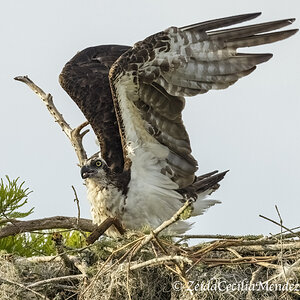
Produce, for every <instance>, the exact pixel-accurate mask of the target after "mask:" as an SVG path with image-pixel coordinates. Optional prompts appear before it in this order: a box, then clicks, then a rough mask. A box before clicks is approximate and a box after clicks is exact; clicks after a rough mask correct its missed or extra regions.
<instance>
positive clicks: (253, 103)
mask: <svg viewBox="0 0 300 300" xmlns="http://www.w3.org/2000/svg"><path fill="white" fill-rule="evenodd" d="M275 3H276V4H275ZM257 11H262V12H263V15H262V16H261V17H259V18H258V19H256V20H255V21H251V22H250V23H253V22H265V21H270V20H276V19H283V18H290V17H296V18H297V17H298V19H300V2H299V0H289V1H285V2H283V1H261V0H259V1H258V0H252V1H233V0H227V1H218V2H217V1H174V0H173V1H169V0H165V1H95V0H89V1H78V0H77V1H75V0H72V1H58V0H52V1H47V2H46V1H33V0H26V1H21V0H20V1H6V2H2V4H1V6H0V33H1V35H0V38H1V48H0V51H1V52H0V53H1V55H0V84H1V98H0V101H1V115H0V128H1V131H0V141H1V147H0V176H1V177H3V176H4V175H9V176H10V177H11V178H16V177H18V176H19V177H20V178H21V180H22V181H23V180H25V181H26V186H28V187H29V188H30V189H32V190H33V193H32V194H31V195H30V197H29V205H28V207H31V206H35V212H34V214H33V215H32V216H31V217H30V218H42V217H48V216H55V215H67V216H76V215H77V211H76V205H75V204H74V202H73V199H74V195H73V191H72V189H71V185H74V186H75V187H76V189H77V191H78V194H79V197H80V205H81V215H82V216H83V217H88V218H90V214H89V204H88V202H87V200H86V194H85V187H84V186H83V184H82V180H81V178H80V174H79V168H78V167H77V166H76V163H77V159H76V156H75V153H74V151H73V148H72V147H71V145H70V143H69V141H68V140H67V138H66V137H65V136H64V134H63V133H62V131H61V129H60V128H59V126H58V125H57V124H55V123H54V121H53V119H52V117H51V116H50V114H49V113H48V111H47V110H46V108H45V107H44V104H43V103H42V101H41V100H40V99H39V98H37V97H36V96H35V95H34V94H33V92H32V91H31V90H29V88H28V87H27V86H25V85H24V84H22V83H19V82H16V81H14V80H13V78H14V77H15V76H18V75H29V77H30V78H31V79H32V80H34V81H35V82H36V83H37V84H38V85H40V87H42V88H43V89H44V90H45V92H50V93H51V94H52V95H53V97H54V101H55V104H56V106H57V107H58V109H59V110H60V111H61V112H62V113H63V115H64V117H65V118H66V120H67V121H68V122H70V123H71V125H72V126H76V125H78V124H80V123H81V122H83V121H84V118H83V116H82V114H81V112H80V111H79V109H78V108H77V107H76V106H75V104H74V103H73V102H72V101H71V99H70V98H69V97H68V96H67V94H66V93H65V92H64V91H63V90H62V88H61V87H60V86H59V83H58V75H59V73H60V71H61V69H62V68H63V66H64V64H65V63H66V62H67V61H68V60H69V59H70V58H71V57H72V56H73V55H75V54H76V52H77V51H80V50H82V49H84V48H86V47H89V46H95V45H101V44H124V45H132V44H133V43H134V42H136V41H139V40H142V39H144V38H145V37H147V36H148V35H150V34H153V33H155V32H158V31H160V30H163V29H165V28H167V27H169V26H171V25H175V26H183V25H188V24H192V23H196V22H199V21H205V20H208V19H212V18H218V17H225V16H230V15H234V14H241V13H249V12H257ZM299 27H300V26H299V21H296V22H295V23H294V24H293V25H291V26H289V28H299ZM246 51H247V49H246ZM254 51H263V52H271V53H274V57H273V58H272V59H271V60H270V61H269V62H267V63H266V64H263V65H260V66H259V67H258V69H257V70H256V71H255V72H254V73H252V74H251V75H250V76H248V77H246V78H244V79H242V80H240V81H239V82H238V83H237V84H235V85H234V86H232V87H230V88H229V89H227V90H223V91H213V92H210V93H208V94H205V95H200V96H197V97H194V98H189V99H187V100H188V101H187V105H186V109H185V111H184V120H185V124H186V127H187V130H188V132H189V134H190V138H191V142H192V148H193V154H194V156H195V158H196V159H197V160H198V162H199V172H198V174H201V173H205V172H208V171H212V170H215V169H219V170H227V169H230V172H229V173H228V174H227V175H226V178H225V179H224V180H223V181H222V183H221V187H220V189H219V190H218V191H217V192H216V193H215V194H214V196H213V198H215V199H219V200H221V201H222V202H223V203H222V204H221V205H218V206H216V207H213V208H211V209H210V210H209V211H208V212H207V213H206V214H205V215H204V216H201V217H199V218H197V220H196V221H197V223H196V224H195V226H194V229H193V230H192V233H199V234H200V233H203V234H204V233H220V234H225V233H230V234H250V233H251V234H252V233H253V234H254V233H264V234H268V233H269V232H277V231H278V230H279V228H277V227H276V225H274V224H272V223H269V222H267V221H265V220H263V219H261V218H259V217H258V215H259V214H263V215H266V216H268V217H271V218H274V219H278V217H277V214H276V211H275V208H274V205H275V204H276V205H278V207H279V210H280V212H281V215H282V218H283V221H284V224H285V225H286V226H288V227H293V226H299V225H300V224H299V200H300V199H299V198H300V197H299V196H300V192H299V186H300V183H299V179H300V174H299V165H300V159H299V153H300V151H299V150H300V133H299V128H300V118H299V113H300V99H299V91H300V88H299V86H300V72H299V68H300V64H299V62H300V61H299V51H300V34H299V33H298V34H297V35H295V36H293V37H292V38H289V39H288V40H285V41H282V42H278V43H276V44H271V45H267V46H264V47H259V48H256V49H255V50H254ZM86 146H87V149H88V152H89V155H91V154H93V153H94V152H96V151H97V146H96V145H95V143H94V137H93V135H92V134H89V137H88V138H87V140H86Z"/></svg>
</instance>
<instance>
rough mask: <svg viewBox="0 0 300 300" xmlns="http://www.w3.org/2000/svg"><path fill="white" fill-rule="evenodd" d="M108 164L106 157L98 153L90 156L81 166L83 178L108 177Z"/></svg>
mask: <svg viewBox="0 0 300 300" xmlns="http://www.w3.org/2000/svg"><path fill="white" fill-rule="evenodd" d="M107 173H108V166H107V164H106V162H105V161H104V159H102V158H101V157H100V156H99V154H98V153H96V154H95V155H93V156H92V157H90V158H89V159H88V160H87V161H86V163H85V164H84V165H83V166H82V168H81V177H82V179H87V178H98V179H104V178H106V177H107Z"/></svg>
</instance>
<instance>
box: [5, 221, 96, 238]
mask: <svg viewBox="0 0 300 300" xmlns="http://www.w3.org/2000/svg"><path fill="white" fill-rule="evenodd" d="M58 228H65V229H77V218H74V217H64V216H57V217H50V218H44V219H36V220H30V221H19V222H17V223H15V224H10V225H6V226H4V227H2V228H0V238H4V237H7V236H11V235H16V234H18V233H22V232H32V231H35V230H44V229H58ZM78 228H79V229H81V230H83V231H88V232H92V231H94V230H95V229H96V228H97V226H96V225H94V224H93V223H92V221H91V220H88V219H83V218H81V219H80V220H79V222H78Z"/></svg>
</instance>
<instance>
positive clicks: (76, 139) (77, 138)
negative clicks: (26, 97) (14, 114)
mask: <svg viewBox="0 0 300 300" xmlns="http://www.w3.org/2000/svg"><path fill="white" fill-rule="evenodd" d="M14 79H15V80H18V81H21V82H24V83H25V84H27V85H28V86H29V87H30V88H31V89H32V90H33V91H34V92H35V93H36V94H37V95H38V96H39V97H40V98H41V99H42V101H43V102H44V103H45V105H46V107H47V109H48V111H49V112H50V114H51V115H52V116H53V118H54V120H55V122H57V123H58V124H59V126H60V127H61V129H62V130H63V132H64V133H65V134H66V136H67V137H68V139H69V140H70V142H71V144H72V146H73V148H74V150H75V152H76V155H77V157H78V161H79V165H80V166H82V165H83V164H84V161H85V160H86V159H87V155H86V152H85V150H84V147H83V144H82V139H83V137H84V135H85V134H87V133H88V132H89V130H88V129H87V130H85V131H83V132H81V130H82V129H83V128H84V127H86V126H87V125H88V124H89V123H88V122H87V121H86V122H84V123H82V124H81V125H79V126H78V127H77V128H74V129H72V128H71V126H70V125H69V124H68V123H67V122H66V120H65V119H64V117H63V115H62V114H61V113H60V112H59V111H58V109H57V108H56V106H55V105H54V103H53V98H52V96H51V94H46V93H45V92H44V91H43V90H42V89H41V88H40V87H39V86H37V85H36V84H35V83H34V82H33V81H32V80H31V79H30V78H28V76H17V77H15V78H14Z"/></svg>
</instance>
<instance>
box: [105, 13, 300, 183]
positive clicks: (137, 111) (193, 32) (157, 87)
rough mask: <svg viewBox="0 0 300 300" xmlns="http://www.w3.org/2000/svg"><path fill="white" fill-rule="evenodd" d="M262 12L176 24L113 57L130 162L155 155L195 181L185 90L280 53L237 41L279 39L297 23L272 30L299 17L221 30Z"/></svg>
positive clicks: (243, 71) (229, 80)
mask: <svg viewBox="0 0 300 300" xmlns="http://www.w3.org/2000/svg"><path fill="white" fill-rule="evenodd" d="M258 15H259V13H256V14H246V15H240V16H234V17H228V18H223V19H217V20H211V21H207V22H203V23H198V24H194V25H190V26H185V27H182V28H177V27H171V28H169V29H167V30H165V31H162V32H159V33H157V34H154V35H152V36H150V37H148V38H146V39H145V40H144V41H141V42H138V43H136V44H135V45H134V47H133V48H132V49H129V50H128V51H127V52H126V53H124V54H123V55H122V56H121V57H120V58H119V59H118V60H117V61H116V62H115V63H114V64H113V66H112V68H111V69H110V73H109V77H110V84H111V89H112V94H113V99H114V105H115V108H116V112H117V117H118V122H119V126H120V128H121V134H122V145H123V151H124V159H125V166H126V165H127V166H128V167H129V166H130V165H131V163H132V164H135V168H134V169H133V170H136V167H137V165H138V164H137V163H136V162H139V164H140V165H143V164H142V163H143V162H144V161H145V160H148V161H151V162H152V163H151V166H154V165H159V168H160V169H159V172H160V173H162V174H165V175H167V176H168V177H169V178H170V179H171V180H172V181H173V182H174V183H176V184H177V186H178V188H184V187H186V186H188V185H190V184H192V183H193V182H194V180H195V175H194V174H195V172H196V170H197V162H196V160H195V159H194V158H193V157H192V155H191V147H190V141H189V137H188V134H187V132H186V130H185V127H184V125H183V122H182V116H181V113H182V110H183V108H184V105H185V99H184V97H187V96H194V95H197V94H201V93H206V92H207V91H209V90H211V89H225V88H227V87H229V86H230V85H232V84H234V83H235V82H236V81H237V80H238V79H240V78H242V77H244V76H246V75H248V74H250V73H251V72H253V71H254V70H255V68H256V65H258V64H260V63H263V62H266V61H268V60H269V59H270V58H271V57H272V54H266V53H262V54H251V53H239V52H237V48H241V47H252V46H257V45H262V44H267V43H273V42H276V41H279V40H282V39H285V38H287V37H289V36H291V35H293V34H294V33H296V31H297V30H286V31H278V32H270V31H272V30H276V29H279V28H281V27H284V26H287V25H289V24H291V23H292V22H293V21H294V19H286V20H280V21H274V22H268V23H262V24H256V25H250V26H243V27H238V28H229V29H222V30H216V29H219V28H222V27H225V26H229V25H233V24H238V23H241V22H244V21H247V20H250V19H253V18H255V17H257V16H258ZM144 167H146V165H145V164H144ZM156 171H157V170H156ZM149 172H150V170H149ZM132 175H134V174H132ZM141 179H142V180H146V179H143V178H141Z"/></svg>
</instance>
